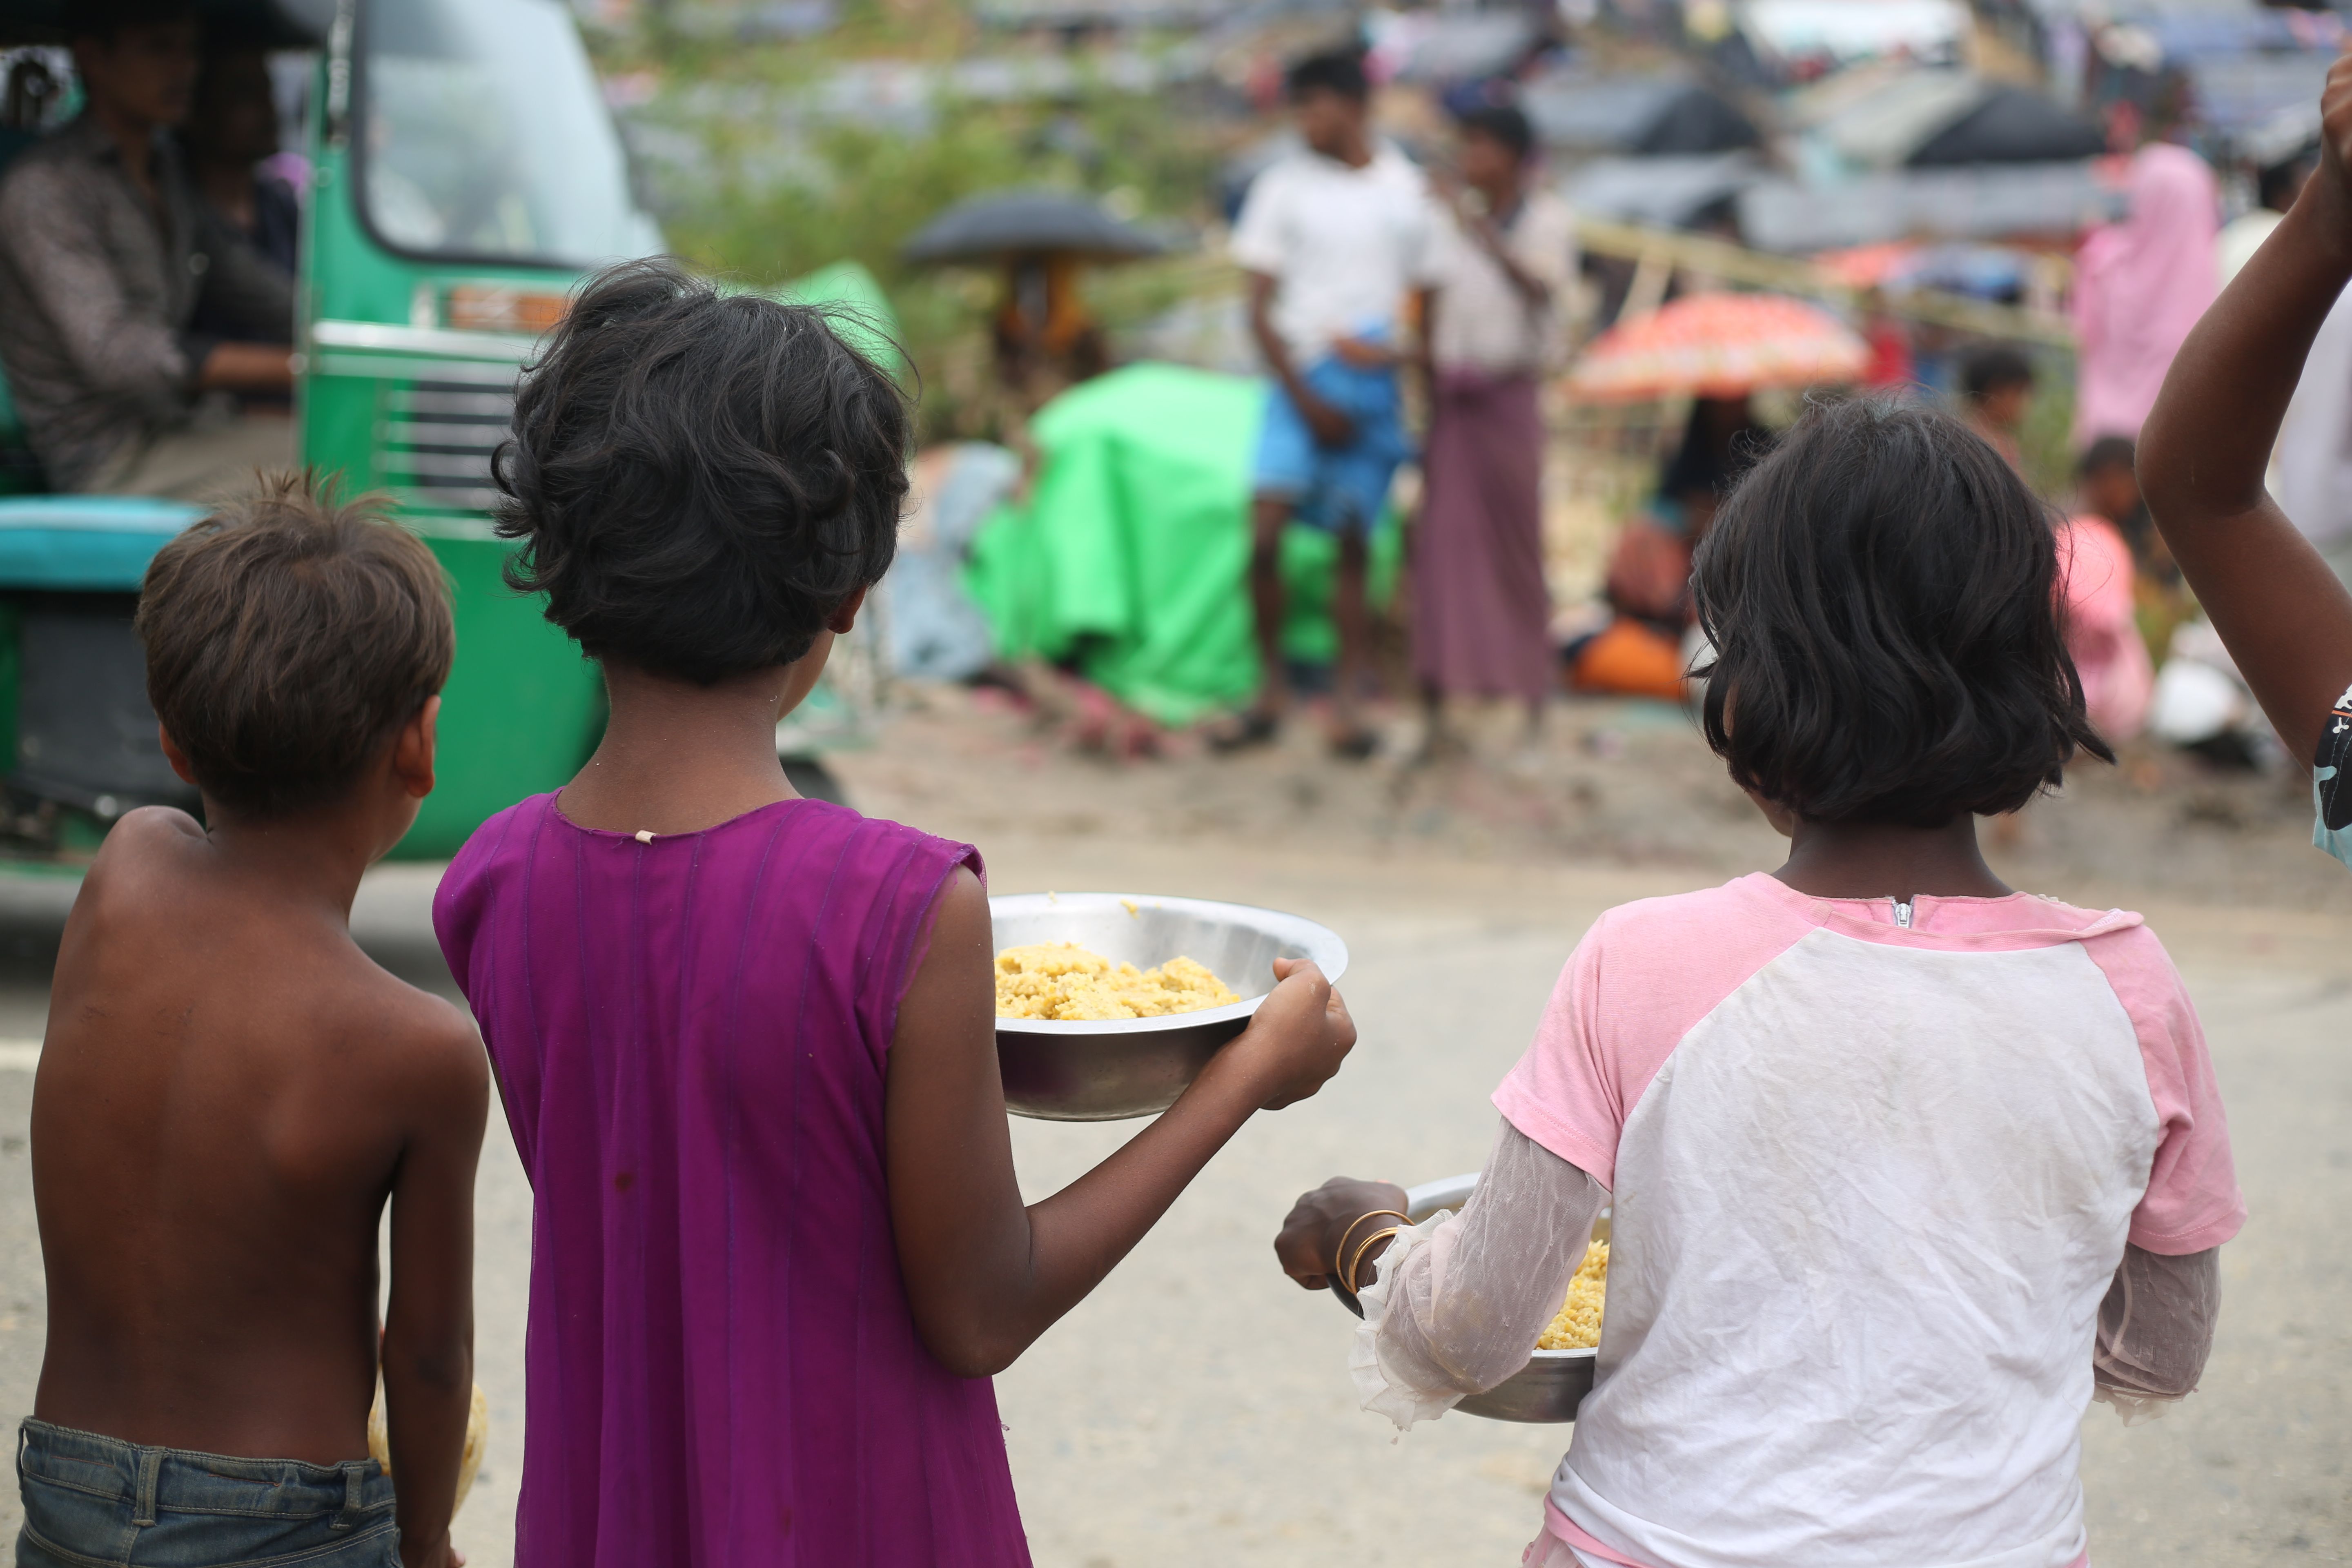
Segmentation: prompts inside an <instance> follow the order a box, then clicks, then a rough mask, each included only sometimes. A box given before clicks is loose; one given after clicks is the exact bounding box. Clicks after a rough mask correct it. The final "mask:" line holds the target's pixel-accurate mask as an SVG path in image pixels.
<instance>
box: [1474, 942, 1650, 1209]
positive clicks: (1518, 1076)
mask: <svg viewBox="0 0 2352 1568" xmlns="http://www.w3.org/2000/svg"><path fill="white" fill-rule="evenodd" d="M1614 913H1615V911H1614V910H1612V911H1611V913H1610V914H1604V915H1602V916H1601V918H1600V919H1599V920H1598V921H1594V922H1593V924H1592V929H1591V931H1586V932H1585V933H1584V940H1583V941H1582V942H1578V943H1577V944H1576V951H1575V952H1572V953H1570V954H1569V958H1568V964H1567V966H1566V967H1565V968H1563V969H1562V970H1561V971H1560V972H1559V984H1556V985H1554V986H1553V987H1552V993H1551V1001H1550V1003H1549V1005H1547V1006H1546V1007H1545V1008H1544V1016H1543V1022H1542V1023H1541V1024H1539V1025H1538V1026H1537V1028H1536V1037H1535V1039H1534V1040H1533V1041H1532V1042H1530V1043H1529V1045H1528V1049H1527V1054H1526V1055H1524V1056H1522V1057H1521V1058H1519V1061H1518V1065H1517V1066H1516V1067H1514V1068H1511V1070H1510V1072H1509V1073H1508V1074H1507V1075H1505V1077H1504V1079H1503V1082H1502V1086H1501V1087H1500V1088H1498V1089H1496V1090H1495V1108H1496V1110H1500V1111H1501V1112H1502V1113H1503V1118H1504V1120H1505V1121H1508V1122H1509V1123H1510V1124H1511V1125H1512V1126H1514V1127H1516V1128H1517V1129H1518V1130H1519V1131H1521V1132H1523V1133H1525V1134H1526V1135H1527V1136H1528V1137H1529V1138H1531V1139H1533V1140H1534V1141H1535V1142H1538V1143H1540V1144H1542V1145H1543V1146H1544V1147H1545V1148H1546V1149H1548V1150H1549V1151H1550V1152H1552V1153H1554V1154H1557V1155H1558V1156H1559V1158H1561V1159H1563V1160H1565V1161H1567V1162H1568V1163H1570V1164H1571V1165H1574V1166H1575V1167H1576V1168H1577V1169H1578V1170H1580V1171H1582V1172H1584V1173H1586V1174H1587V1175H1589V1176H1591V1178H1592V1179H1593V1180H1594V1181H1596V1182H1599V1183H1600V1184H1601V1185H1602V1186H1604V1187H1614V1186H1615V1185H1616V1180H1617V1134H1618V1132H1619V1131H1620V1130H1621V1129H1622V1128H1623V1126H1624V1125H1625V1113H1626V1111H1627V1110H1629V1109H1630V1102H1629V1101H1628V1100H1627V1099H1626V1097H1625V1094H1624V1092H1623V1089H1624V1086H1623V1085H1622V1083H1620V1082H1619V1081H1618V1078H1619V1075H1618V1073H1617V1071H1616V1068H1615V1064H1614V1063H1612V1060H1611V1058H1610V1053H1608V1052H1607V1051H1606V1050H1605V1049H1604V1048H1603V1045H1602V1039H1601V1026H1602V1019H1603V1017H1604V1016H1605V1015H1604V1012H1603V1009H1602V1007H1601V968H1602V963H1603V954H1604V953H1605V952H1606V951H1607V949H1608V945H1609V937H1610V931H1611V929H1612V924H1613V922H1612V918H1611V916H1612V915H1613V914H1614Z"/></svg>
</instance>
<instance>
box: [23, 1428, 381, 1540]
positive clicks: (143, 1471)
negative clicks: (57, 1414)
mask: <svg viewBox="0 0 2352 1568" xmlns="http://www.w3.org/2000/svg"><path fill="white" fill-rule="evenodd" d="M16 1479H17V1484H18V1486H19V1487H21V1488H22V1489H23V1492H24V1498H25V1529H24V1532H23V1533H22V1534H20V1535H18V1536H17V1537H16V1568H126V1565H136V1568H227V1565H228V1564H232V1563H235V1564H241V1565H244V1568H298V1565H299V1568H399V1563H400V1531H399V1528H398V1527H397V1526H396V1525H394V1522H393V1512H392V1478H391V1477H390V1476H387V1475H385V1474H384V1473H383V1466H381V1465H379V1464H377V1463H376V1462H375V1461H374V1460H373V1459H353V1460H350V1461H347V1462H346V1463H343V1464H340V1465H305V1464H302V1463H299V1462H298V1461H296V1460H293V1459H232V1458H224V1457H222V1456H220V1455H217V1454H191V1453H185V1452H183V1451H182V1450H180V1449H178V1448H142V1447H137V1446H136V1445H133V1444H130V1443H121V1442H117V1441H116V1440H115V1439H114V1438H112V1437H100V1436H97V1435H96V1434H94V1433H89V1432H76V1431H73V1430H71V1429H69V1428H68V1427H64V1426H50V1425H49V1424H48V1423H47V1422H46V1421H26V1423H25V1426H24V1429H23V1432H22V1434H21V1435H20V1436H18V1438H17V1442H16Z"/></svg>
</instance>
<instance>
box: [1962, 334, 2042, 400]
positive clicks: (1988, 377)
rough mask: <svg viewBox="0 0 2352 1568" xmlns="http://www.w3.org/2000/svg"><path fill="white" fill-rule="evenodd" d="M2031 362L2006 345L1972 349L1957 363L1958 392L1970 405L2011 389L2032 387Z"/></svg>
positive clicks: (1994, 344)
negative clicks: (1958, 364)
mask: <svg viewBox="0 0 2352 1568" xmlns="http://www.w3.org/2000/svg"><path fill="white" fill-rule="evenodd" d="M2033 379H2034V378H2033V362H2032V360H2030V359H2028V358H2026V357H2025V354H2024V353H2023V352H2022V351H2021V350H2019V349H2013V348H2011V347H2010V346H2009V345H2008V344H2007V343H1989V344H1987V345H1986V346H1984V347H1983V348H1979V349H1971V350H1970V351H1969V353H1967V354H1966V355H1965V356H1963V357H1962V359H1961V360H1960V391H1961V393H1962V394H1963V395H1966V396H1967V397H1968V398H1969V400H1970V401H1971V402H1975V401H1979V400H1981V399H1983V398H1987V397H1990V396H1991V395H1993V394H1994V393H1996V392H2000V391H2003V390H2005V389H2007V388H2009V387H2012V386H2032V384H2033Z"/></svg>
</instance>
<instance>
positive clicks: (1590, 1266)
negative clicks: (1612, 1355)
mask: <svg viewBox="0 0 2352 1568" xmlns="http://www.w3.org/2000/svg"><path fill="white" fill-rule="evenodd" d="M1608 1289H1609V1244H1608V1243H1607V1242H1605V1241H1596V1242H1594V1243H1593V1244H1592V1245H1591V1247H1586V1248H1585V1250H1584V1261H1583V1262H1582V1263H1580V1264H1578V1265H1577V1267H1576V1278H1574V1279H1570V1281H1569V1282H1568V1300H1565V1301H1563V1302H1561V1303H1560V1307H1559V1315H1558V1316H1556V1317H1554V1318H1553V1319H1552V1321H1551V1322H1550V1324H1549V1326H1548V1327H1547V1328H1546V1329H1545V1330H1544V1331H1543V1332H1542V1334H1541V1335H1539V1336H1538V1338H1537V1340H1536V1349H1538V1350H1539V1351H1589V1350H1591V1349H1592V1347H1593V1346H1595V1345H1597V1344H1599V1343H1600V1342H1601V1298H1602V1297H1603V1296H1604V1295H1606V1294H1607V1292H1608Z"/></svg>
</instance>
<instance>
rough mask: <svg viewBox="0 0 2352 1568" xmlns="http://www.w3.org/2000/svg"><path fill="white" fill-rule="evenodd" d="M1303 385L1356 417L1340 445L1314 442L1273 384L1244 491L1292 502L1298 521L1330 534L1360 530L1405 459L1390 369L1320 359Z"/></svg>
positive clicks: (1377, 511)
mask: <svg viewBox="0 0 2352 1568" xmlns="http://www.w3.org/2000/svg"><path fill="white" fill-rule="evenodd" d="M1306 382H1307V388H1308V390H1310V391H1312V392H1313V393H1314V394H1315V395H1316V396H1318V397H1319V398H1321V399H1322V400H1323V401H1324V402H1326V403H1328V404H1329V405H1332V406H1333V407H1334V408H1337V409H1338V410H1339V412H1340V413H1342V414H1345V415H1346V416H1348V417H1349V419H1351V420H1353V421H1354V422H1355V426H1356V431H1355V437H1354V439H1352V440H1350V441H1349V443H1348V444H1347V445H1346V446H1344V447H1322V446H1318V445H1317V444H1316V440H1315V432H1314V431H1313V430H1311V429H1309V428H1308V427H1307V419H1306V416H1303V415H1301V414H1300V413H1299V412H1298V406H1297V405H1296V404H1294V403H1292V402H1291V401H1290V395H1289V393H1287V392H1286V391H1285V390H1283V387H1282V384H1281V383H1279V382H1276V384H1275V386H1274V390H1273V393H1272V395H1270V396H1268V397H1267V398H1266V400H1265V424H1264V425H1262V426H1259V427H1258V434H1257V458H1256V461H1255V463H1254V464H1253V465H1252V473H1251V480H1252V482H1251V487H1250V488H1251V489H1252V490H1253V492H1254V493H1255V494H1258V495H1262V496H1279V497H1281V498H1282V499H1283V500H1287V501H1290V502H1292V503H1293V504H1294V505H1296V506H1297V509H1298V510H1297V517H1298V521H1301V522H1305V523H1310V524H1312V525H1313V526H1315V527H1317V528H1321V529H1328V530H1329V531H1333V532H1345V533H1366V532H1369V531H1370V530H1371V527H1372V525H1373V524H1374V523H1376V522H1378V521H1380V516H1381V510H1382V509H1383V508H1385V507H1386V506H1387V505H1388V502H1389V481H1390V480H1391V479H1394V478H1395V477H1396V471H1397V465H1398V464H1399V463H1402V462H1403V461H1404V460H1405V459H1406V458H1409V457H1411V456H1412V442H1411V441H1410V440H1408V439H1406V437H1405V433H1404V406H1403V403H1402V399H1401V398H1400V397H1399V396H1398V394H1397V374H1396V371H1395V369H1394V368H1393V367H1391V366H1387V365H1382V366H1380V367H1378V368H1376V369H1365V368H1363V367H1360V366H1358V365H1352V364H1349V363H1346V362H1344V361H1342V360H1339V359H1336V358H1331V357H1328V356H1327V357H1325V358H1323V359H1320V360H1318V361H1316V362H1315V363H1313V364H1312V365H1309V366H1308V367H1307V373H1306Z"/></svg>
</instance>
